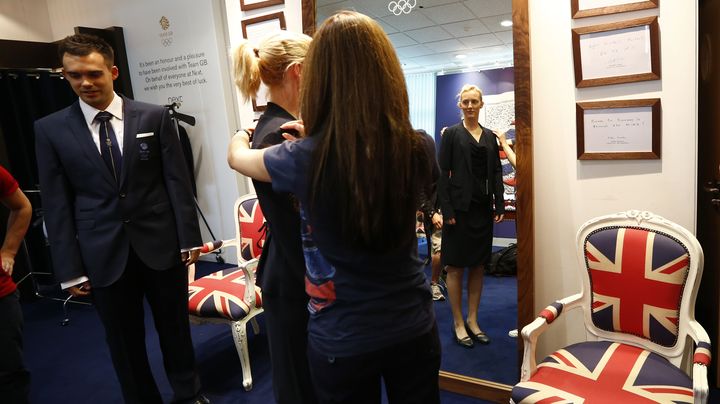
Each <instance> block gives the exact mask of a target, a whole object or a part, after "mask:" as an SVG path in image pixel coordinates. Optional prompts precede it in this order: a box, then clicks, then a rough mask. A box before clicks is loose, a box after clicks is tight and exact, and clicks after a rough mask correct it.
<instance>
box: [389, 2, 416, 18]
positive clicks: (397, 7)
mask: <svg viewBox="0 0 720 404" xmlns="http://www.w3.org/2000/svg"><path fill="white" fill-rule="evenodd" d="M416 5H417V0H397V1H391V2H390V3H388V11H390V12H391V13H393V14H395V15H400V14H402V13H405V14H410V12H411V11H412V9H413V8H415V6H416Z"/></svg>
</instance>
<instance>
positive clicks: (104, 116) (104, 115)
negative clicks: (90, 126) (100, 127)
mask: <svg viewBox="0 0 720 404" xmlns="http://www.w3.org/2000/svg"><path fill="white" fill-rule="evenodd" d="M112 117H113V114H111V113H109V112H107V111H100V112H98V113H97V115H95V120H97V121H100V122H107V121H109V120H111V119H112Z"/></svg>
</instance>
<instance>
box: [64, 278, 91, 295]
mask: <svg viewBox="0 0 720 404" xmlns="http://www.w3.org/2000/svg"><path fill="white" fill-rule="evenodd" d="M90 289H92V287H91V286H90V282H89V281H85V282H83V283H81V284H79V285H76V286H71V287H69V288H67V291H68V292H69V293H70V294H71V295H73V296H74V297H79V296H87V295H89V294H90Z"/></svg>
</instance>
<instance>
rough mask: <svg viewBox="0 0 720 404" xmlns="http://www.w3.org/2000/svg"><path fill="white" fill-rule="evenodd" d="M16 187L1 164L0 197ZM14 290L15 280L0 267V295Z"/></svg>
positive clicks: (2, 295)
mask: <svg viewBox="0 0 720 404" xmlns="http://www.w3.org/2000/svg"><path fill="white" fill-rule="evenodd" d="M17 189H18V183H17V181H16V180H15V178H13V176H12V175H10V173H9V172H8V171H7V170H6V169H5V168H4V167H3V166H0V198H4V197H6V196H10V195H12V194H13V192H15V191H16V190H17ZM0 263H2V261H1V258H0ZM14 291H15V282H13V280H12V277H11V276H8V274H6V273H5V271H3V270H2V269H0V297H5V296H7V295H9V294H10V293H13V292H14Z"/></svg>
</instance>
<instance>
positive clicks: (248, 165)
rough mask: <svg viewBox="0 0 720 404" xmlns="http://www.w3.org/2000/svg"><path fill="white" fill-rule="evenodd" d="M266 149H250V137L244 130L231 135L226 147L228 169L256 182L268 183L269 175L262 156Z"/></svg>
mask: <svg viewBox="0 0 720 404" xmlns="http://www.w3.org/2000/svg"><path fill="white" fill-rule="evenodd" d="M265 150H267V149H259V150H258V149H251V148H250V137H249V136H248V133H247V132H246V131H244V130H239V131H237V132H236V133H235V135H233V137H232V139H231V140H230V145H229V146H228V156H227V160H228V164H229V165H230V168H232V169H233V170H235V171H237V172H239V173H240V174H243V175H246V176H248V177H250V178H253V179H256V180H258V181H264V182H270V173H268V170H267V168H266V167H265V161H264V160H263V156H264V155H265Z"/></svg>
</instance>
